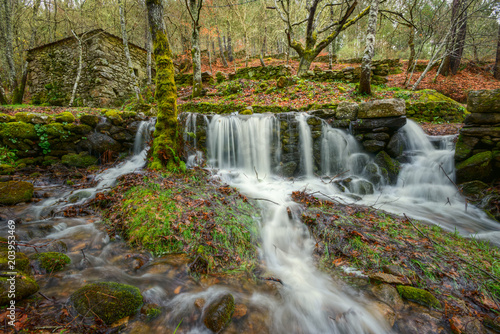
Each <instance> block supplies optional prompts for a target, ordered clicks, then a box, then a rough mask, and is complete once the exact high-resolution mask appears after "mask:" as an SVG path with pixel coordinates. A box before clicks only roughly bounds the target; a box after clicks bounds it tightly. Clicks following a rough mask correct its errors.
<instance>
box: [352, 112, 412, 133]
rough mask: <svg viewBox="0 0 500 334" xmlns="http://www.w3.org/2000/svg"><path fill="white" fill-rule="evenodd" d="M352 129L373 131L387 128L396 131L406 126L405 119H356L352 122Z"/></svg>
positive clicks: (402, 117) (403, 117)
mask: <svg viewBox="0 0 500 334" xmlns="http://www.w3.org/2000/svg"><path fill="white" fill-rule="evenodd" d="M351 124H352V128H353V129H354V130H355V131H356V132H359V131H362V130H373V129H377V128H387V129H389V130H397V129H399V128H401V127H403V126H404V125H405V124H406V117H405V116H401V117H388V118H366V119H358V120H357V121H355V122H352V123H351Z"/></svg>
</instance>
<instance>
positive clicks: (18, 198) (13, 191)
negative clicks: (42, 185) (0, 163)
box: [0, 181, 34, 205]
mask: <svg viewBox="0 0 500 334" xmlns="http://www.w3.org/2000/svg"><path fill="white" fill-rule="evenodd" d="M33 192H34V188H33V184H32V183H29V182H25V181H7V182H0V204H6V205H13V204H17V203H21V202H28V201H29V200H31V198H32V197H33Z"/></svg>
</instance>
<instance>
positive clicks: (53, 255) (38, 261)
mask: <svg viewBox="0 0 500 334" xmlns="http://www.w3.org/2000/svg"><path fill="white" fill-rule="evenodd" d="M30 258H31V259H32V260H34V261H35V266H36V267H39V268H40V269H43V270H45V271H47V272H49V273H50V272H55V271H61V270H63V269H64V267H66V265H68V264H70V263H71V259H70V258H69V257H68V256H67V255H66V254H63V253H57V252H46V253H36V254H33V255H31V256H30Z"/></svg>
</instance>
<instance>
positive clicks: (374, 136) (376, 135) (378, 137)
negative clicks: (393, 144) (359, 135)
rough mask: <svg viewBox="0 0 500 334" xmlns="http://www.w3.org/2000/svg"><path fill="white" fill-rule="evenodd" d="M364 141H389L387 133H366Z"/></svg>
mask: <svg viewBox="0 0 500 334" xmlns="http://www.w3.org/2000/svg"><path fill="white" fill-rule="evenodd" d="M365 138H366V139H373V140H380V141H387V140H389V138H390V136H389V134H388V133H385V132H377V133H367V134H365Z"/></svg>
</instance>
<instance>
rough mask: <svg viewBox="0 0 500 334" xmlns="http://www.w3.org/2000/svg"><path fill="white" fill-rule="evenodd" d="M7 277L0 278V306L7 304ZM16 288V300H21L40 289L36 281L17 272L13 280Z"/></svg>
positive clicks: (8, 286) (8, 285)
mask: <svg viewBox="0 0 500 334" xmlns="http://www.w3.org/2000/svg"><path fill="white" fill-rule="evenodd" d="M8 278H9V277H5V276H1V277H0V305H6V304H7V303H9V301H10V298H9V288H10V282H9V281H8V280H7V279H8ZM15 282H16V283H15V286H16V300H17V301H19V300H22V299H24V298H26V297H29V296H31V295H32V294H34V293H36V292H37V291H38V290H39V289H40V287H39V286H38V284H37V283H36V281H35V280H34V279H33V278H32V277H30V276H28V275H27V274H25V273H23V272H18V273H17V275H16V278H15Z"/></svg>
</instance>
